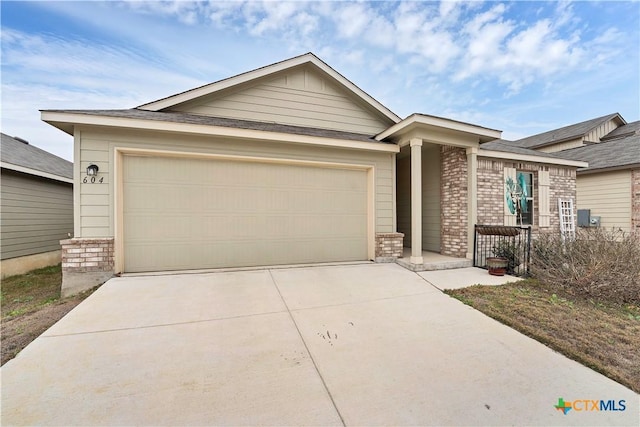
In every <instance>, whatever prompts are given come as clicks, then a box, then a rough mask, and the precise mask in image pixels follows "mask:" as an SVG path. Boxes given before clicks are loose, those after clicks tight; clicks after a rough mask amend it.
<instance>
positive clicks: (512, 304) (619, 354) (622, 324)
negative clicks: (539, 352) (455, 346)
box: [446, 279, 640, 393]
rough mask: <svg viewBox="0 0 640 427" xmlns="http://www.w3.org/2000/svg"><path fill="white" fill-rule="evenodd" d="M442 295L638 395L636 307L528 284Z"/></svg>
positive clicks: (639, 317) (639, 320) (639, 324)
mask: <svg viewBox="0 0 640 427" xmlns="http://www.w3.org/2000/svg"><path fill="white" fill-rule="evenodd" d="M446 293H447V294H449V295H450V296H452V297H454V298H457V299H459V300H460V301H462V302H464V303H465V304H468V305H470V306H472V307H474V308H475V309H477V310H479V311H481V312H483V313H485V314H486V315H488V316H490V317H493V318H494V319H496V320H498V321H500V322H502V323H504V324H506V325H508V326H510V327H512V328H514V329H516V330H518V331H520V332H522V333H523V334H525V335H528V336H530V337H532V338H534V339H536V340H538V341H540V342H542V343H544V344H546V345H547V346H549V347H551V348H553V349H554V350H556V351H558V352H560V353H562V354H564V355H565V356H567V357H569V358H571V359H573V360H576V361H578V362H580V363H582V364H583V365H586V366H588V367H590V368H592V369H594V370H596V371H598V372H600V373H602V374H604V375H606V376H608V377H609V378H611V379H613V380H615V381H617V382H619V383H621V384H623V385H625V386H627V387H629V388H630V389H632V390H634V391H635V392H637V393H640V307H638V306H635V305H616V304H611V303H603V302H599V301H594V300H590V299H578V298H576V297H570V296H568V295H564V294H562V293H561V292H560V291H558V290H557V289H554V288H552V287H550V286H545V285H544V284H542V283H540V282H538V281H536V280H533V279H528V280H524V281H521V282H516V283H510V284H507V285H503V286H479V285H478V286H472V287H469V288H464V289H456V290H450V291H446Z"/></svg>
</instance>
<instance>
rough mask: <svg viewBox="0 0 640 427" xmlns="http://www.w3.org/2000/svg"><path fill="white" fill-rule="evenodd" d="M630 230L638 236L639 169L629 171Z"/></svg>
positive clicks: (639, 227) (639, 224)
mask: <svg viewBox="0 0 640 427" xmlns="http://www.w3.org/2000/svg"><path fill="white" fill-rule="evenodd" d="M631 198H632V201H631V210H632V212H631V230H632V231H633V232H634V233H636V234H638V235H640V169H634V170H632V171H631Z"/></svg>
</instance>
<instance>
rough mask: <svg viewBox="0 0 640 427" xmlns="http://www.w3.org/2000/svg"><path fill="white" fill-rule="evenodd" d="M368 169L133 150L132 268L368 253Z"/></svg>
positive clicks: (127, 212)
mask: <svg viewBox="0 0 640 427" xmlns="http://www.w3.org/2000/svg"><path fill="white" fill-rule="evenodd" d="M367 203H368V197H367V174H366V171H364V170H352V169H336V168H321V167H310V166H301V165H289V164H279V163H257V162H240V161H229V160H196V159H186V158H180V159H178V158H164V157H162V158H154V157H139V156H125V160H124V196H123V204H124V222H123V228H124V230H123V231H124V261H125V262H124V264H125V271H130V272H134V271H160V270H181V269H199V268H217V267H238V266H259V265H269V264H296V263H313V262H328V261H352V260H364V259H367V238H368V235H367V214H368V213H367Z"/></svg>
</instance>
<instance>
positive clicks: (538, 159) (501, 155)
mask: <svg viewBox="0 0 640 427" xmlns="http://www.w3.org/2000/svg"><path fill="white" fill-rule="evenodd" d="M478 157H490V158H494V159H505V160H518V161H523V162H532V163H547V164H552V165H559V166H571V167H575V168H586V167H588V166H589V163H587V162H582V161H578V160H567V159H562V158H559V157H543V156H536V155H531V154H517V153H509V152H507V151H493V150H486V149H482V150H479V151H478Z"/></svg>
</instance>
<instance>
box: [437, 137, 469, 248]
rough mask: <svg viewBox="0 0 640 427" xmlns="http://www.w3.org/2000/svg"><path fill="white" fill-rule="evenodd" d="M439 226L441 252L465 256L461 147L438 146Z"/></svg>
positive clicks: (465, 196)
mask: <svg viewBox="0 0 640 427" xmlns="http://www.w3.org/2000/svg"><path fill="white" fill-rule="evenodd" d="M441 162H442V169H441V170H442V172H441V176H442V178H441V181H440V193H441V196H442V207H441V212H440V215H441V227H442V238H441V242H440V253H441V254H442V255H448V256H454V257H458V258H465V257H466V256H467V222H468V209H467V203H468V191H467V185H468V182H467V153H466V151H465V149H464V148H459V147H450V146H442V157H441Z"/></svg>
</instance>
